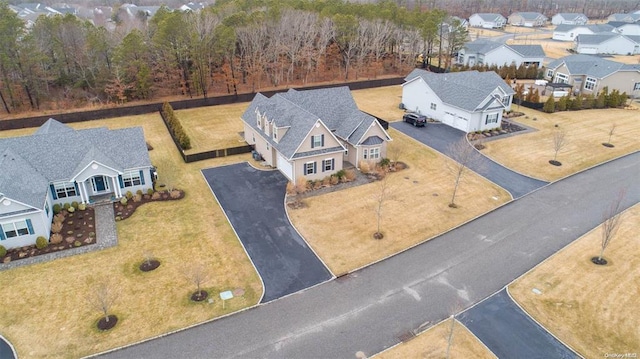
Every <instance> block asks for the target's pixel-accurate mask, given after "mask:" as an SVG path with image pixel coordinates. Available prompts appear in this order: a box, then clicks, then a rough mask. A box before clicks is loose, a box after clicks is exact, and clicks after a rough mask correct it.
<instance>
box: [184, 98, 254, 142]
mask: <svg viewBox="0 0 640 359" xmlns="http://www.w3.org/2000/svg"><path fill="white" fill-rule="evenodd" d="M248 105H249V104H248V103H235V104H230V105H219V106H208V107H198V108H192V109H188V110H180V111H176V116H177V117H178V118H179V119H180V122H181V123H182V127H184V129H185V131H186V133H187V135H189V138H190V139H191V146H192V148H191V149H190V150H188V151H186V153H196V152H202V151H210V150H217V149H223V148H229V147H237V146H242V145H245V142H244V139H243V138H242V137H241V136H240V134H239V133H240V132H241V131H242V130H243V126H242V120H240V116H241V115H242V113H243V112H244V111H245V110H246V109H247V106H248Z"/></svg>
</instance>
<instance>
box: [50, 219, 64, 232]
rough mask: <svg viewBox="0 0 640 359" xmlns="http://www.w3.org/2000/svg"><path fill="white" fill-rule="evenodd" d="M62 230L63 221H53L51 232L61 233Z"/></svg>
mask: <svg viewBox="0 0 640 359" xmlns="http://www.w3.org/2000/svg"><path fill="white" fill-rule="evenodd" d="M60 232H62V222H55V221H54V222H53V223H52V224H51V233H60Z"/></svg>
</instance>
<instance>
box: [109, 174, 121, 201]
mask: <svg viewBox="0 0 640 359" xmlns="http://www.w3.org/2000/svg"><path fill="white" fill-rule="evenodd" d="M111 183H112V184H113V193H114V194H115V196H116V198H120V197H122V193H121V190H120V183H119V182H118V180H117V179H116V177H111Z"/></svg>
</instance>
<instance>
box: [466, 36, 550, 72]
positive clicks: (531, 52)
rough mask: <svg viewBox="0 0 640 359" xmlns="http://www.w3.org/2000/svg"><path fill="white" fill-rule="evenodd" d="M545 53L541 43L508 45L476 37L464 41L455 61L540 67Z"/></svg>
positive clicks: (472, 63) (473, 63) (469, 64)
mask: <svg viewBox="0 0 640 359" xmlns="http://www.w3.org/2000/svg"><path fill="white" fill-rule="evenodd" d="M544 57H545V53H544V50H543V49H542V46H541V45H509V44H504V43H502V42H498V41H492V40H489V39H478V40H475V41H471V42H468V43H466V44H465V45H464V46H463V47H462V48H461V49H460V50H458V57H457V58H456V63H457V64H460V65H467V66H474V65H487V66H491V65H496V66H509V65H511V64H514V65H516V66H520V64H524V65H525V66H530V65H536V66H538V67H542V61H543V60H544Z"/></svg>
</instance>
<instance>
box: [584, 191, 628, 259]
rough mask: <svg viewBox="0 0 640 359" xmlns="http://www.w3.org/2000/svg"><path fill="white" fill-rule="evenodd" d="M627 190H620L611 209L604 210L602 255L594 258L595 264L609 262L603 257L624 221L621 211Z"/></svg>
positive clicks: (601, 242)
mask: <svg viewBox="0 0 640 359" xmlns="http://www.w3.org/2000/svg"><path fill="white" fill-rule="evenodd" d="M624 196H625V191H624V190H621V191H620V192H618V196H617V197H616V198H615V199H614V200H613V202H611V205H610V206H609V209H608V210H607V211H605V212H604V215H603V217H604V221H603V223H602V237H601V239H602V240H601V241H600V255H598V257H597V258H592V261H593V263H595V264H599V265H602V264H607V260H606V259H604V258H602V256H603V255H604V250H605V249H606V248H607V247H608V246H609V244H610V243H611V240H612V239H613V237H615V235H616V232H618V229H619V228H620V223H621V221H622V213H620V210H621V207H622V201H623V200H624Z"/></svg>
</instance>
